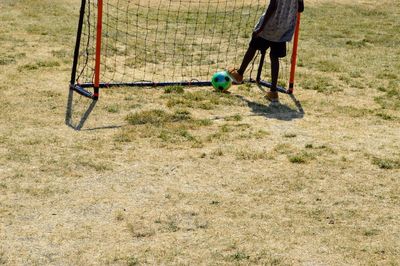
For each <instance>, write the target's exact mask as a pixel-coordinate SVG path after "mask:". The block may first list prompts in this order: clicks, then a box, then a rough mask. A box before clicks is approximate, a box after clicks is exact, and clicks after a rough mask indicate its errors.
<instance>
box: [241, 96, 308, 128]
mask: <svg viewBox="0 0 400 266" xmlns="http://www.w3.org/2000/svg"><path fill="white" fill-rule="evenodd" d="M262 90H263V89H262ZM263 91H264V90H263ZM283 95H288V96H289V97H290V99H291V100H292V101H293V102H294V104H295V106H296V108H292V107H290V106H288V105H286V104H281V103H279V102H277V103H270V102H268V100H265V101H266V102H267V103H266V104H261V103H257V102H253V101H250V100H249V99H246V98H244V97H243V96H239V95H238V96H237V97H238V98H240V99H241V100H242V101H244V102H245V103H246V104H247V106H248V107H250V108H251V110H252V112H253V113H254V114H255V115H256V116H264V117H266V118H272V119H278V120H283V121H291V120H294V119H301V118H303V117H304V114H305V113H304V109H303V107H302V106H301V103H300V101H299V100H297V99H296V97H295V96H294V95H293V94H283Z"/></svg>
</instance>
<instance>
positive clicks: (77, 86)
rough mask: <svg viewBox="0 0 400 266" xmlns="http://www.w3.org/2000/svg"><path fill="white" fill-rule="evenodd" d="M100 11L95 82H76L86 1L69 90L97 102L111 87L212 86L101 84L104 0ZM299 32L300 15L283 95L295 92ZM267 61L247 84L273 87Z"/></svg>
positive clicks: (189, 83) (195, 82)
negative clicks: (265, 74) (267, 75)
mask: <svg viewBox="0 0 400 266" xmlns="http://www.w3.org/2000/svg"><path fill="white" fill-rule="evenodd" d="M97 3H98V10H97V12H98V13H97V14H98V16H97V30H96V33H97V35H96V56H95V66H94V82H91V83H77V82H76V71H77V66H78V60H79V51H80V44H81V37H82V29H83V22H84V16H85V7H86V0H82V2H81V8H80V15H79V22H78V29H77V35H76V44H75V50H74V59H73V65H72V73H71V81H70V85H69V89H70V90H72V91H75V92H77V93H78V94H80V95H82V96H84V97H87V98H90V99H93V100H95V101H97V100H98V98H99V89H100V88H111V87H162V86H194V87H201V86H212V84H211V81H199V80H191V81H166V82H151V81H138V82H121V83H102V82H100V58H101V42H102V40H101V39H102V12H103V0H97ZM299 31H300V13H298V15H297V22H296V30H295V33H294V40H293V50H292V56H291V68H290V80H289V88H288V89H286V88H285V87H282V86H278V87H277V89H278V91H279V92H281V93H287V94H292V93H293V90H294V78H295V69H296V61H297V47H298V39H299ZM264 60H265V53H262V54H261V58H260V62H259V66H258V71H257V78H256V79H255V80H254V79H248V80H245V82H250V83H257V84H259V85H261V86H264V87H271V83H269V82H266V81H264V80H262V79H261V72H262V68H263V64H264ZM88 88H93V92H91V91H89V90H88Z"/></svg>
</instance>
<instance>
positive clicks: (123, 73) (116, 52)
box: [71, 0, 290, 97]
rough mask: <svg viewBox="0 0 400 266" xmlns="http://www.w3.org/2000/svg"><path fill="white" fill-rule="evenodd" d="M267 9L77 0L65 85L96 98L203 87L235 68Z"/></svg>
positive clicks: (199, 2) (241, 0)
mask: <svg viewBox="0 0 400 266" xmlns="http://www.w3.org/2000/svg"><path fill="white" fill-rule="evenodd" d="M266 7H267V3H266V1H261V0H229V1H228V0H82V5H81V13H80V20H79V27H78V34H77V43H76V48H75V56H74V64H73V69H72V77H71V88H72V89H75V90H77V91H78V92H80V93H81V94H83V95H85V96H88V97H93V96H95V97H97V95H98V90H97V89H98V88H99V87H100V88H102V87H111V86H129V85H131V86H149V85H170V84H181V85H199V86H201V85H209V80H210V77H211V75H212V73H214V72H216V71H218V70H222V69H226V68H228V67H238V66H239V65H240V63H241V60H242V58H243V55H244V53H245V51H246V49H247V47H248V43H249V41H250V38H251V33H252V30H253V28H254V25H255V24H256V22H257V20H258V18H259V17H260V15H261V14H262V13H263V12H264V11H265V9H266ZM287 57H288V58H289V59H286V61H290V54H288V56H287ZM266 61H269V60H266ZM267 63H268V62H267ZM288 65H290V64H288V63H285V62H283V64H282V71H281V75H280V76H281V77H280V84H287V82H288V74H287V72H288V70H287V69H288V68H289V67H288ZM251 71H252V68H251V67H250V68H249V70H248V73H247V76H249V74H250V72H251ZM264 71H267V72H266V73H265V74H267V75H268V76H269V72H268V71H269V68H268V66H266V67H264ZM253 75H256V73H253ZM90 87H93V88H95V91H94V94H92V93H91V92H90V90H88V89H87V88H90ZM96 90H97V91H96Z"/></svg>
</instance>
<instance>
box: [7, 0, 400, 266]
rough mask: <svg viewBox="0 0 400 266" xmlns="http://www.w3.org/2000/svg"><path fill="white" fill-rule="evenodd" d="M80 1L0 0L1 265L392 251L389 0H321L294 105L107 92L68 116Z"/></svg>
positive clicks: (235, 93)
mask: <svg viewBox="0 0 400 266" xmlns="http://www.w3.org/2000/svg"><path fill="white" fill-rule="evenodd" d="M78 2H79V1H72V0H69V1H36V0H29V1H15V0H13V1H11V0H10V1H9V0H6V1H1V2H0V9H1V13H0V49H1V53H0V80H1V84H0V123H1V126H0V264H5V265H47V264H53V265H137V264H138V265H140V264H155V265H159V264H163V265H172V264H185V265H186V264H190V265H197V264H200V265H205V264H207V265H209V264H211V265H214V264H219V265H231V264H234V265H236V264H239V265H242V264H243V265H249V264H256V265H264V264H265V265H398V263H399V261H400V242H399V239H400V222H399V221H400V209H399V206H400V197H399V195H400V190H399V188H400V152H399V150H400V135H399V124H400V111H399V101H400V98H399V90H400V87H399V86H400V85H399V73H398V69H399V68H400V65H399V63H398V62H400V54H399V52H398V45H399V44H400V40H399V36H398V34H397V35H396V34H394V33H395V32H397V29H398V26H399V24H398V23H399V22H398V21H399V13H398V10H399V9H394V8H392V7H393V6H394V7H396V8H398V7H399V5H398V3H397V2H395V1H387V2H380V3H377V4H375V3H374V2H372V1H357V3H358V5H357V6H354V7H353V9H351V8H350V5H348V4H347V3H348V2H349V1H335V3H333V4H332V2H331V1H329V2H331V3H330V4H329V3H326V2H327V1H314V2H315V3H317V2H318V4H319V5H318V8H316V7H315V6H311V7H309V9H308V11H307V12H308V13H307V12H306V13H305V14H304V16H303V18H304V22H303V23H304V30H303V32H302V44H301V53H300V55H301V56H300V62H299V63H300V64H299V65H300V66H299V85H298V88H297V90H296V94H295V96H296V100H297V101H298V102H297V105H296V102H295V101H293V99H291V98H290V97H288V96H284V95H282V97H281V104H280V105H268V103H267V102H266V101H265V99H264V98H263V95H262V92H261V91H260V90H259V89H258V88H257V87H255V86H240V87H234V88H232V89H231V92H232V94H231V95H220V94H218V93H214V92H212V90H211V88H192V89H189V88H184V92H183V93H180V92H179V90H168V91H164V90H163V89H126V88H122V89H115V90H104V91H103V93H102V98H101V100H100V101H99V102H98V105H97V106H96V108H95V109H94V111H93V113H92V115H91V116H90V118H89V119H88V121H87V123H86V125H85V127H84V128H83V130H82V131H80V132H77V131H74V130H72V129H71V128H69V127H67V126H66V125H65V124H64V115H65V107H66V99H67V93H68V91H67V84H68V82H69V73H70V67H71V58H72V56H71V54H72V51H73V45H74V43H73V39H74V34H75V24H76V18H75V16H76V14H77V11H78V6H79V3H78ZM310 2H311V1H310ZM344 2H346V3H344ZM351 3H353V1H351ZM354 3H355V2H354ZM390 4H391V5H392V6H390ZM319 8H321V9H319ZM319 10H321V11H319ZM396 10H397V11H396ZM343 12H344V13H343ZM360 12H362V13H361V14H360ZM350 14H351V16H350ZM307 18H313V20H311V19H307ZM377 21H384V22H382V24H381V25H376V23H377ZM334 22H335V23H334ZM368 22H369V23H370V24H368ZM396 23H397V24H396ZM366 25H370V26H369V27H368V28H365V26H366ZM361 28H363V29H364V31H361V30H360V29H361ZM327 88H330V89H329V90H328V89H327ZM77 104H78V105H79V106H78V107H80V108H81V110H84V108H85V107H87V104H88V103H87V102H85V101H83V100H82V101H79V102H77ZM299 104H301V107H302V110H304V113H303V112H301V109H299V107H300V106H299ZM154 110H158V111H154ZM160 110H161V111H160ZM79 112H80V111H79V109H77V112H76V113H75V116H76V117H78V116H79V114H80V113H79ZM155 112H158V114H161V116H162V117H163V120H161V121H160V120H158V121H156V120H154V117H153V116H152V114H154V113H155ZM129 118H130V119H129ZM137 121H140V123H138V122H137Z"/></svg>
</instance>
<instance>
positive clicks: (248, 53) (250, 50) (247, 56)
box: [238, 46, 257, 76]
mask: <svg viewBox="0 0 400 266" xmlns="http://www.w3.org/2000/svg"><path fill="white" fill-rule="evenodd" d="M256 52H257V49H255V48H253V47H251V46H249V48H248V49H247V51H246V53H245V55H244V57H243V61H242V64H241V65H240V68H239V70H238V73H239V74H240V75H242V76H243V74H244V72H245V71H246V69H247V67H248V66H249V64H250V62H251V60H253V58H254V56H255V54H256Z"/></svg>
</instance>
